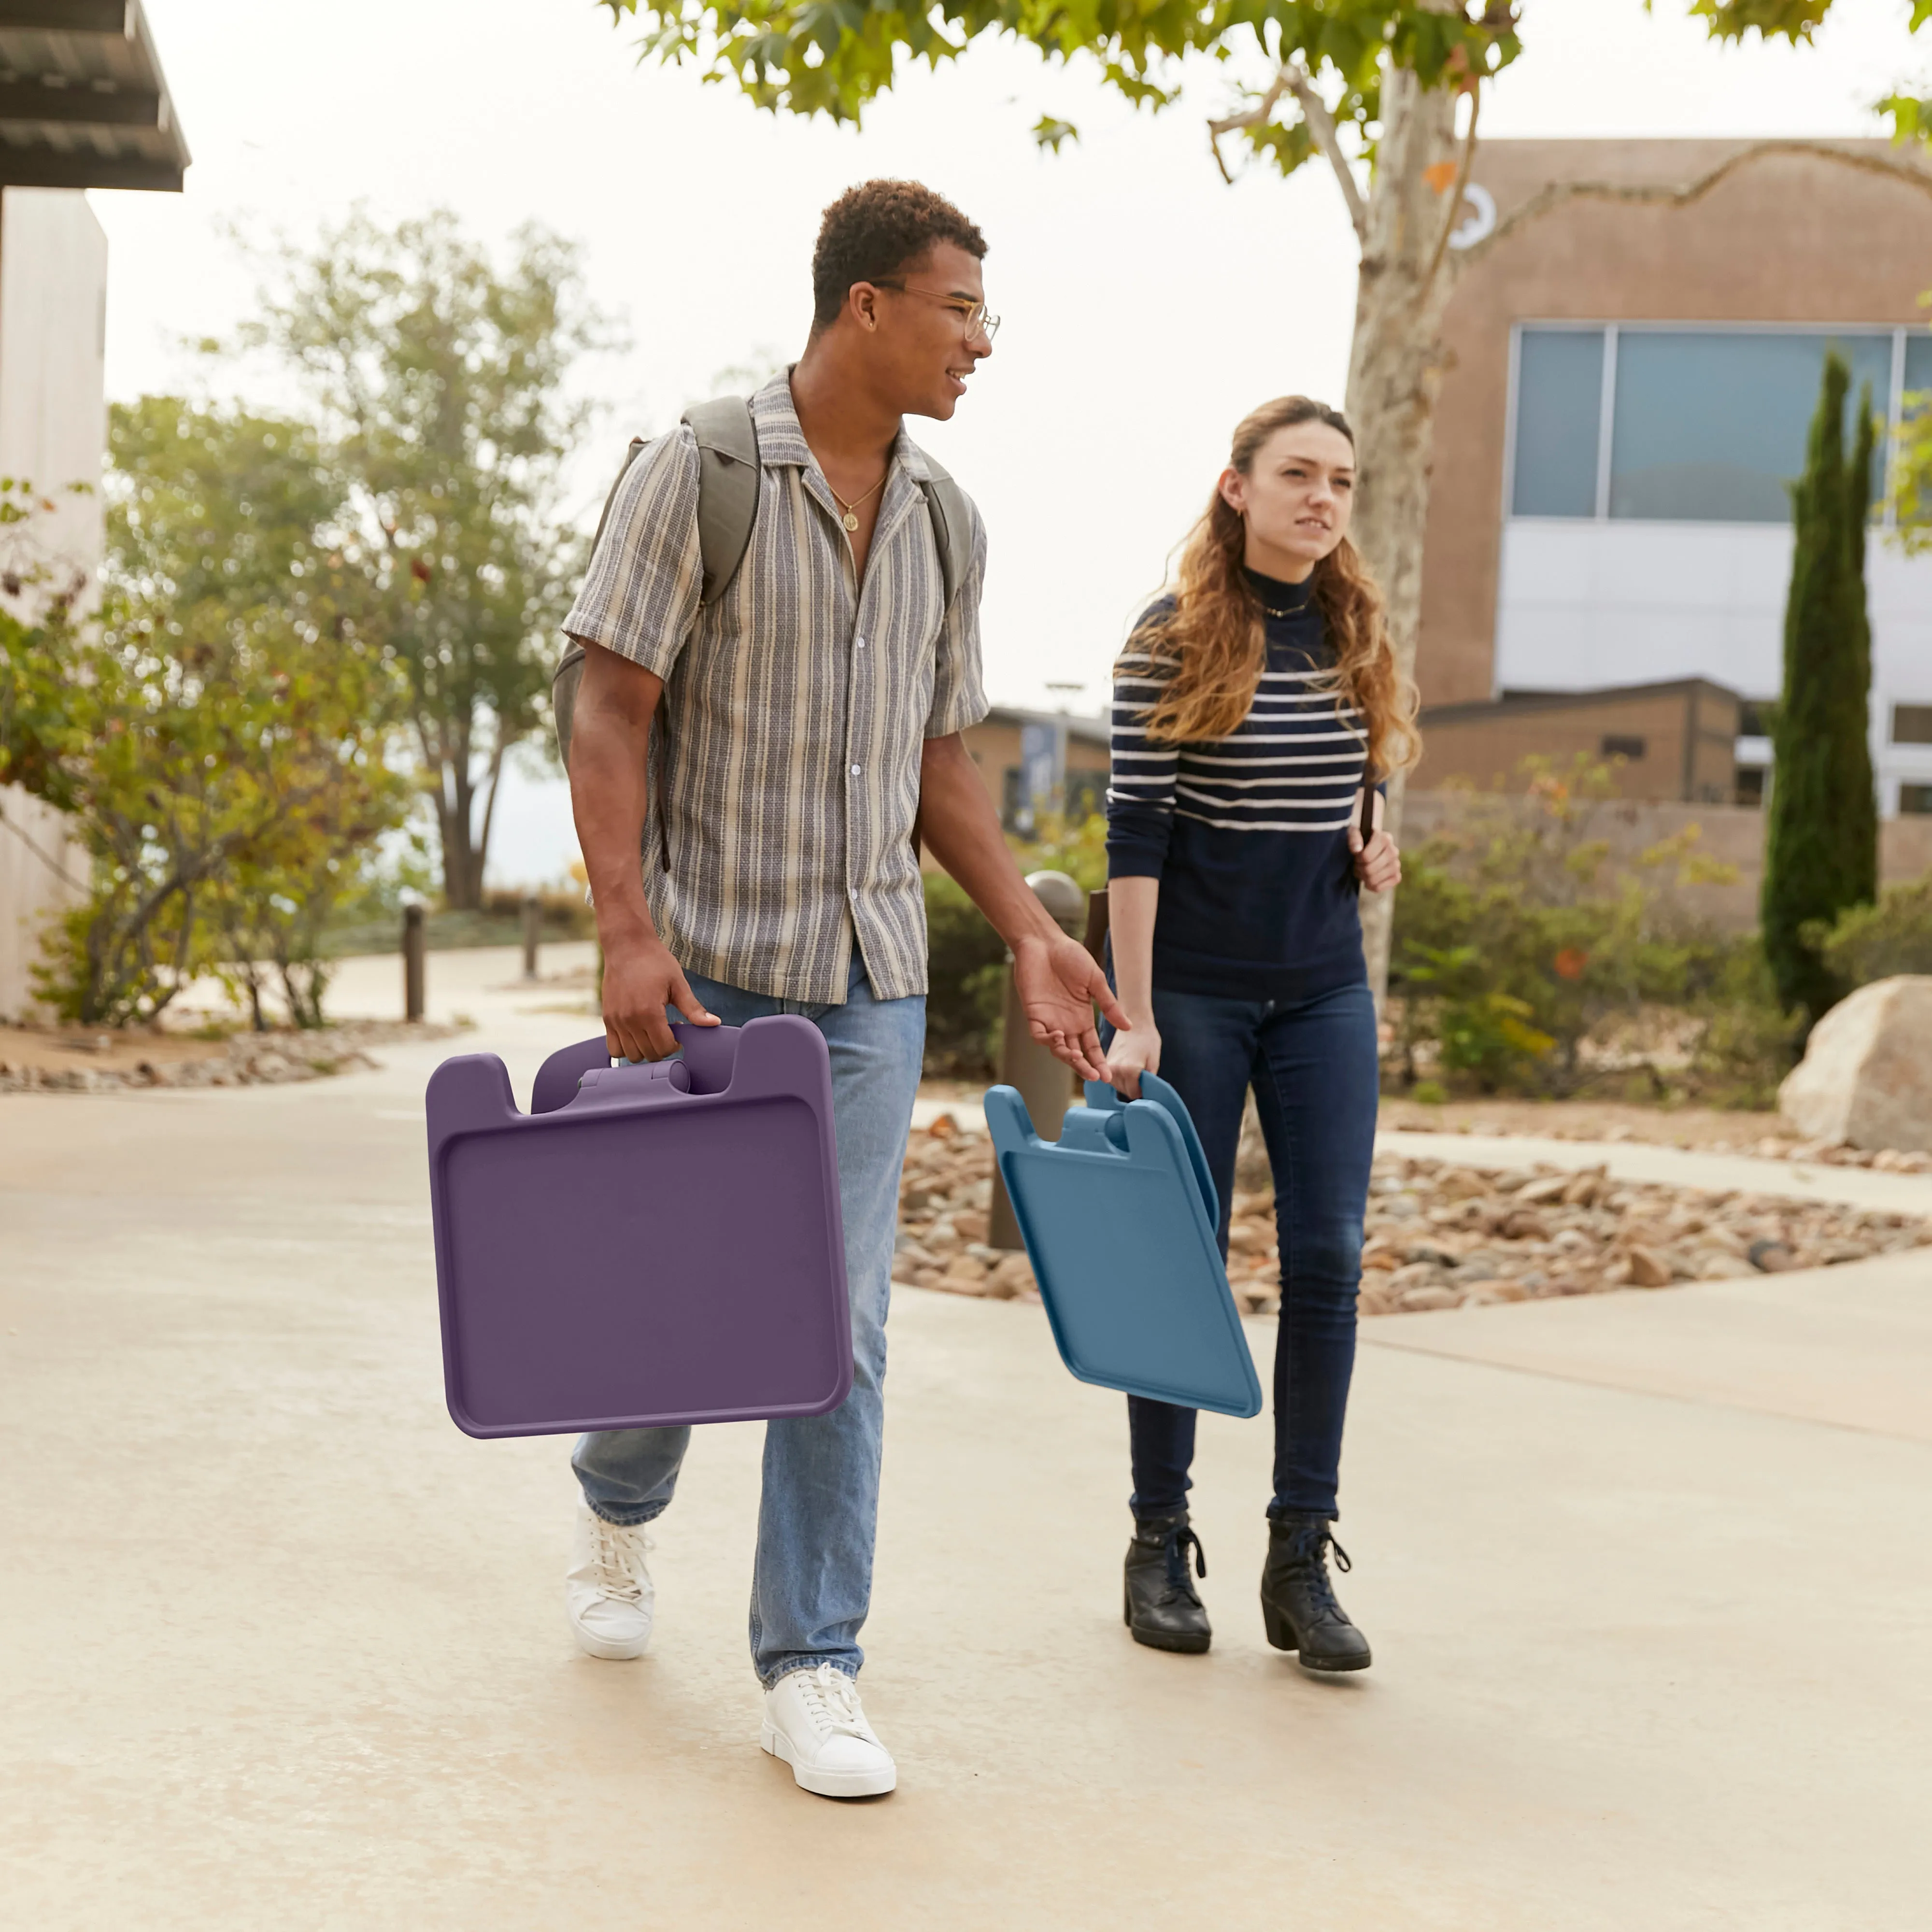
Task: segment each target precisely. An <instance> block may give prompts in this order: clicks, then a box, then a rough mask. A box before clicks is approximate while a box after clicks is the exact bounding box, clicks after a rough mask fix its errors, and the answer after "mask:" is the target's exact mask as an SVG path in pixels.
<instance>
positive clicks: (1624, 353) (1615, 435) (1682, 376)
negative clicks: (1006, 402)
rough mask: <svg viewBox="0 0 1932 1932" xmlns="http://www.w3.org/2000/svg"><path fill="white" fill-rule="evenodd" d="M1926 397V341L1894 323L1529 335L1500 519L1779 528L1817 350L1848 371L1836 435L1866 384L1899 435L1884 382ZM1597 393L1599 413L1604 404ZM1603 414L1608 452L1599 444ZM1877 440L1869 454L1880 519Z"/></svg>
mask: <svg viewBox="0 0 1932 1932" xmlns="http://www.w3.org/2000/svg"><path fill="white" fill-rule="evenodd" d="M1901 346H1902V347H1903V352H1904V373H1905V382H1904V388H1905V390H1906V393H1907V394H1908V395H1911V394H1912V393H1914V392H1918V391H1927V392H1932V338H1927V337H1926V336H1924V335H1921V334H1919V333H1918V332H1911V331H1906V330H1903V329H1849V330H1847V331H1846V332H1845V333H1844V334H1843V335H1825V334H1820V333H1817V332H1808V333H1800V332H1797V331H1795V330H1784V329H1686V328H1682V327H1667V326H1655V325H1652V324H1648V323H1646V324H1635V325H1633V324H1629V323H1620V324H1618V325H1616V326H1613V327H1610V328H1605V329H1573V328H1557V327H1550V326H1525V327H1523V328H1522V329H1519V331H1518V332H1517V345H1516V396H1515V409H1516V418H1515V440H1514V449H1513V450H1512V452H1511V486H1510V511H1511V514H1512V515H1513V516H1518V517H1599V518H1601V517H1618V518H1631V519H1640V520H1648V521H1654V522H1664V523H1684V522H1688V523H1789V522H1790V520H1791V496H1790V484H1791V483H1792V482H1793V481H1795V480H1796V478H1797V476H1798V475H1799V472H1800V471H1801V470H1802V469H1803V467H1804V464H1805V442H1806V439H1807V437H1808V434H1809V432H1810V429H1811V418H1812V416H1813V414H1814V412H1815V411H1816V410H1817V407H1818V385H1819V383H1820V380H1821V377H1822V375H1823V367H1824V361H1825V356H1826V353H1827V352H1828V351H1829V350H1833V349H1835V350H1838V353H1840V354H1841V356H1843V358H1844V359H1845V360H1846V363H1847V364H1848V365H1849V367H1850V369H1851V375H1852V383H1851V391H1850V393H1849V395H1848V396H1847V398H1846V436H1847V438H1848V439H1849V436H1850V434H1851V428H1852V420H1853V413H1854V412H1855V410H1856V409H1857V407H1858V399H1859V397H1860V395H1861V394H1862V393H1863V392H1864V389H1866V388H1867V386H1869V388H1870V395H1871V400H1872V404H1873V407H1874V408H1875V409H1876V410H1878V411H1879V413H1880V414H1881V415H1882V416H1885V418H1886V425H1887V428H1888V432H1890V433H1891V434H1895V433H1896V431H1897V419H1896V418H1895V416H1894V414H1893V412H1892V404H1893V398H1892V386H1891V372H1892V367H1893V359H1894V354H1895V353H1897V350H1898V349H1899V348H1900V347H1901ZM1606 399H1607V401H1608V404H1609V407H1608V410H1607V411H1606V410H1605V407H1604V404H1605V401H1606ZM1606 415H1607V419H1608V424H1609V429H1610V449H1609V451H1608V452H1607V460H1606V452H1604V451H1603V450H1602V449H1601V446H1600V444H1601V425H1603V423H1604V419H1605V417H1606ZM1884 444H1885V438H1883V437H1882V438H1881V439H1880V447H1879V449H1878V450H1876V452H1874V453H1873V477H1872V481H1873V513H1874V514H1879V513H1880V510H1881V506H1882V500H1883V490H1882V476H1883V465H1884V460H1885V449H1884Z"/></svg>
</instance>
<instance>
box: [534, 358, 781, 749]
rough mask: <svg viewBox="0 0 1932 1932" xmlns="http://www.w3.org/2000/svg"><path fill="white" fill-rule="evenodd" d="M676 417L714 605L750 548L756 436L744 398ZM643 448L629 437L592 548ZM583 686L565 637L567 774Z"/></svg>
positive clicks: (557, 680) (562, 710)
mask: <svg viewBox="0 0 1932 1932" xmlns="http://www.w3.org/2000/svg"><path fill="white" fill-rule="evenodd" d="M682 421H683V422H685V423H686V424H688V425H689V427H690V429H691V434H692V436H693V437H694V438H695V440H696V441H697V553H698V558H699V561H700V566H701V568H702V570H703V578H702V583H701V587H700V590H699V592H698V602H699V604H700V605H703V604H715V603H716V602H717V601H718V598H720V597H721V596H723V595H724V592H726V590H727V589H729V588H730V583H731V580H732V578H733V577H735V576H736V575H737V574H738V566H739V564H741V563H742V562H744V560H745V550H747V549H748V547H750V544H751V526H752V525H753V524H754V523H756V522H757V516H758V473H759V472H758V433H757V429H756V428H754V426H753V425H752V422H751V404H749V403H748V402H747V401H745V399H744V398H743V397H742V396H720V397H719V398H718V399H717V400H716V401H715V402H709V403H694V404H692V405H691V407H690V408H689V409H688V410H685V413H684V415H683V417H682ZM644 448H646V442H645V440H644V438H643V437H632V438H631V446H630V447H629V449H627V450H625V452H624V462H623V466H622V468H621V469H619V471H618V472H617V477H616V481H615V482H613V484H611V485H610V494H609V495H608V496H606V497H605V498H604V508H603V509H602V511H601V512H600V513H599V514H598V518H597V534H596V535H595V536H593V537H592V538H591V539H590V547H591V549H592V551H595V549H596V547H597V546H598V544H599V543H601V541H603V537H604V525H605V524H606V523H608V522H609V521H610V506H611V505H612V504H613V503H614V502H616V500H617V492H618V491H619V490H620V489H622V487H623V484H624V478H625V477H626V476H628V475H629V474H630V473H631V464H632V463H634V462H636V461H637V453H638V452H639V451H640V450H641V449H644ZM582 682H583V646H582V645H581V644H580V643H577V642H576V641H575V640H565V645H564V651H563V656H562V660H561V661H559V664H558V665H557V667H556V675H555V676H553V678H552V679H550V712H551V715H552V716H553V718H554V719H555V720H556V748H557V754H558V756H559V757H561V758H562V760H563V768H564V769H565V771H568V770H569V769H570V724H571V715H572V713H573V712H574V711H575V710H576V708H577V686H578V685H580V684H581V683H582Z"/></svg>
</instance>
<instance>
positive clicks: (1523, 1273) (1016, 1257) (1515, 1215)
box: [892, 1115, 1932, 1315]
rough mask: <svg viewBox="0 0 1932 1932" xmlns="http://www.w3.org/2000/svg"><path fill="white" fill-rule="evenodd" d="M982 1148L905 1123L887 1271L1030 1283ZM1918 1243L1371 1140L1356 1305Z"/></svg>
mask: <svg viewBox="0 0 1932 1932" xmlns="http://www.w3.org/2000/svg"><path fill="white" fill-rule="evenodd" d="M1256 1151H1257V1150H1251V1149H1248V1148H1244V1157H1243V1160H1242V1163H1241V1172H1240V1173H1239V1174H1238V1177H1237V1191H1236V1193H1235V1202H1234V1217H1233V1225H1232V1228H1231V1229H1230V1232H1229V1241H1228V1279H1229V1282H1230V1283H1232V1286H1233V1288H1234V1290H1235V1299H1236V1301H1238V1303H1239V1304H1240V1305H1241V1307H1242V1308H1243V1309H1244V1310H1245V1311H1246V1312H1247V1313H1250V1314H1265V1313H1269V1312H1271V1311H1272V1310H1274V1309H1275V1308H1276V1307H1277V1306H1278V1305H1279V1301H1280V1289H1281V1284H1280V1259H1279V1256H1278V1255H1277V1250H1276V1247H1275V1229H1274V1197H1273V1195H1272V1193H1271V1191H1270V1190H1269V1189H1268V1187H1266V1186H1265V1185H1262V1186H1259V1187H1257V1186H1255V1185H1253V1184H1252V1183H1253V1182H1254V1181H1256V1180H1262V1181H1265V1176H1266V1166H1265V1160H1263V1161H1262V1164H1261V1169H1260V1173H1259V1175H1257V1174H1256V1161H1255V1158H1254V1156H1255V1154H1256ZM1244 1182H1246V1183H1249V1185H1246V1186H1244V1185H1243V1183H1244ZM992 1197H993V1166H992V1145H991V1144H990V1142H989V1141H988V1140H987V1139H986V1136H984V1135H982V1134H972V1135H968V1134H964V1133H961V1132H960V1131H959V1128H958V1127H957V1125H956V1124H955V1123H954V1122H953V1121H952V1119H951V1118H950V1117H948V1116H946V1115H941V1117H940V1118H939V1120H938V1121H937V1122H936V1123H935V1124H934V1126H933V1127H932V1128H930V1129H929V1130H926V1131H925V1132H922V1133H915V1134H914V1135H913V1136H912V1139H911V1142H910V1146H909V1147H908V1148H907V1154H906V1160H905V1169H904V1174H903V1175H902V1177H901V1181H900V1186H899V1233H898V1256H897V1258H896V1260H895V1265H894V1268H893V1271H892V1272H893V1276H894V1278H895V1280H899V1281H903V1282H910V1283H911V1284H912V1285H913V1286H915V1287H918V1288H934V1289H943V1290H945V1291H947V1292H949V1293H952V1294H956V1295H986V1296H992V1297H995V1298H999V1299H1002V1300H1006V1299H1011V1298H1016V1297H1028V1296H1036V1295H1037V1292H1036V1291H1035V1289H1034V1282H1033V1272H1032V1270H1031V1268H1029V1267H1028V1263H1027V1259H1026V1257H1025V1255H1024V1254H1019V1253H1005V1252H1003V1251H1001V1250H997V1249H995V1248H992V1247H989V1246H988V1245H987V1244H986V1236H987V1232H988V1226H989V1215H990V1213H991V1210H992ZM1922 1245H1932V1222H1927V1221H1924V1220H1919V1219H1918V1218H1917V1217H1913V1216H1911V1215H1907V1214H1887V1213H1883V1212H1876V1211H1870V1210H1867V1209H1861V1208H1847V1207H1841V1206H1839V1205H1835V1204H1834V1203H1832V1202H1799V1201H1787V1200H1784V1199H1779V1198H1778V1197H1775V1196H1766V1195H1761V1194H1744V1193H1706V1192H1705V1191H1703V1190H1700V1189H1697V1188H1691V1187H1658V1186H1652V1185H1646V1184H1640V1183H1637V1182H1634V1181H1613V1180H1611V1179H1610V1178H1609V1176H1608V1175H1607V1174H1606V1173H1605V1172H1604V1171H1603V1170H1602V1169H1601V1168H1598V1169H1588V1170H1586V1171H1585V1172H1582V1173H1576V1172H1558V1171H1556V1170H1555V1169H1551V1168H1548V1167H1530V1166H1525V1167H1522V1168H1519V1169H1514V1170H1513V1171H1511V1172H1508V1173H1502V1174H1490V1173H1484V1172H1479V1171H1478V1170H1477V1169H1474V1168H1469V1167H1463V1166H1457V1164H1456V1163H1454V1162H1453V1161H1451V1160H1427V1159H1419V1158H1410V1157H1405V1156H1403V1155H1400V1154H1383V1155H1382V1156H1379V1157H1378V1158H1377V1160H1376V1163H1375V1170H1374V1178H1373V1181H1371V1183H1370V1196H1369V1212H1368V1221H1367V1229H1366V1238H1365V1241H1364V1247H1363V1253H1362V1261H1363V1272H1362V1297H1361V1310H1362V1313H1364V1315H1391V1314H1402V1313H1412V1312H1418V1311H1421V1310H1427V1309H1433V1308H1460V1307H1467V1306H1474V1305H1481V1304H1485V1303H1489V1302H1499V1301H1540V1300H1544V1299H1547V1298H1553V1297H1556V1296H1558V1295H1596V1294H1601V1293H1604V1292H1607V1291H1608V1290H1610V1289H1625V1288H1668V1287H1670V1286H1672V1285H1673V1283H1677V1282H1682V1281H1711V1280H1721V1279H1722V1278H1724V1277H1727V1276H1745V1275H1751V1274H1775V1273H1781V1272H1783V1271H1786V1270H1788V1269H1791V1268H1819V1267H1829V1266H1831V1265H1834V1264H1836V1263H1838V1262H1852V1261H1862V1260H1864V1259H1865V1258H1866V1257H1867V1256H1870V1255H1874V1254H1882V1253H1891V1252H1893V1251H1894V1250H1898V1249H1902V1248H1909V1247H1915V1246H1922Z"/></svg>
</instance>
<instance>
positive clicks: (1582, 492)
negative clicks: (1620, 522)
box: [1510, 329, 1604, 517]
mask: <svg viewBox="0 0 1932 1932" xmlns="http://www.w3.org/2000/svg"><path fill="white" fill-rule="evenodd" d="M1603 413H1604V332H1603V331H1602V330H1601V329H1525V330H1524V331H1523V335H1522V337H1521V339H1520V341H1518V343H1517V370H1516V475H1515V480H1514V487H1513V488H1512V490H1511V504H1510V507H1511V512H1512V514H1514V515H1516V516H1519V517H1594V516H1595V514H1597V431H1598V425H1599V424H1600V423H1601V421H1602V419H1603Z"/></svg>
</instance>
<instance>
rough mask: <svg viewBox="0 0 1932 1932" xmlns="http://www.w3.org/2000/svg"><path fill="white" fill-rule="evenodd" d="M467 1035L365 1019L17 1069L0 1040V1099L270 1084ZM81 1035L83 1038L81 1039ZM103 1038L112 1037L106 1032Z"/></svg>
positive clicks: (320, 1075) (347, 1069)
mask: <svg viewBox="0 0 1932 1932" xmlns="http://www.w3.org/2000/svg"><path fill="white" fill-rule="evenodd" d="M460 1031H462V1029H460V1028H457V1027H452V1026H443V1025H439V1024H437V1023H436V1022H431V1021H419V1022H413V1023H411V1022H401V1021H379V1020H371V1021H365V1022H361V1023H356V1022H351V1023H350V1024H347V1025H342V1026H335V1027H324V1028H321V1029H320V1030H319V1031H316V1032H313V1033H295V1032H275V1033H268V1034H257V1033H245V1034H235V1035H234V1036H233V1037H232V1038H230V1039H229V1040H225V1041H223V1042H221V1043H220V1044H219V1045H218V1046H215V1047H214V1049H212V1050H211V1051H210V1052H208V1053H206V1054H202V1055H196V1057H194V1058H173V1057H167V1058H163V1057H160V1056H159V1055H157V1057H156V1058H154V1059H153V1060H142V1061H136V1063H135V1064H133V1066H131V1067H129V1066H118V1065H117V1066H104V1067H60V1068H49V1067H39V1066H34V1065H31V1064H28V1065H20V1066H17V1065H13V1064H10V1063H9V1062H8V1061H7V1060H6V1058H4V1055H5V1045H4V1043H0V1094H122V1093H127V1092H130V1091H139V1090H141V1089H143V1088H150V1087H169V1088H181V1087H268V1086H280V1085H284V1084H286V1083H287V1082H291V1081H298V1080H322V1079H328V1078H329V1076H332V1075H334V1074H338V1073H354V1072H356V1070H358V1069H359V1068H362V1067H374V1066H375V1065H376V1064H377V1062H376V1061H374V1059H372V1058H371V1057H370V1055H369V1052H368V1049H369V1048H371V1047H372V1046H376V1047H380V1046H385V1045H387V1044H389V1043H394V1042H396V1041H400V1040H446V1039H448V1038H449V1037H451V1036H452V1035H453V1034H456V1033H458V1032H460ZM77 1037H78V1036H77ZM101 1038H103V1039H106V1038H107V1036H106V1035H102V1036H101Z"/></svg>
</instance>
